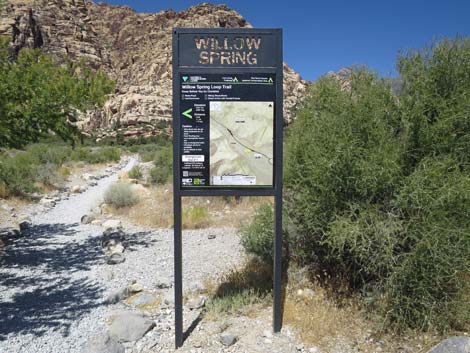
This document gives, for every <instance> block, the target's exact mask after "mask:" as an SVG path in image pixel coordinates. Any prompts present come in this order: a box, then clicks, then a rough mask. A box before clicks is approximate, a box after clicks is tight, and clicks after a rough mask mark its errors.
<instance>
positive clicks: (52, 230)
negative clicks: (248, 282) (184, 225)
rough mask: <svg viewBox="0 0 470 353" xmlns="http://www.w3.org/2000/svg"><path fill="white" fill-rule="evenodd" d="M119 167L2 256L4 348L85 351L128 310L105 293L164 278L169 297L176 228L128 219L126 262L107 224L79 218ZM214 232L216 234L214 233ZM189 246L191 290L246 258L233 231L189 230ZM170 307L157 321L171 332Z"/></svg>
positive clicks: (39, 219)
mask: <svg viewBox="0 0 470 353" xmlns="http://www.w3.org/2000/svg"><path fill="white" fill-rule="evenodd" d="M135 163H136V159H135V158H130V159H128V160H127V163H126V164H125V165H123V166H122V169H123V170H129V169H130V168H131V167H132V166H133V165H134V164H135ZM117 172H118V171H117V170H115V171H114V172H113V173H112V174H111V175H108V176H107V177H105V178H103V179H101V180H99V181H98V182H97V185H95V186H93V187H89V188H88V189H87V190H86V191H85V192H83V193H81V194H73V195H71V196H70V197H69V198H66V199H64V200H62V201H60V202H58V203H57V204H56V205H55V207H53V208H51V209H48V210H47V211H46V212H43V213H40V214H37V215H35V216H34V217H32V224H33V225H32V227H31V228H30V229H29V231H28V233H27V235H26V236H24V237H21V238H18V239H16V240H15V241H13V242H11V243H9V244H8V245H7V247H6V251H5V255H4V256H3V257H2V258H0V352H2V353H3V352H5V353H6V352H8V353H10V352H11V353H13V352H18V353H19V352H21V353H55V352H57V353H65V352H80V353H82V352H84V351H83V346H84V345H85V344H86V343H87V342H88V341H89V340H90V339H91V338H92V337H93V336H95V335H96V334H97V333H100V332H105V331H106V328H107V327H106V320H107V319H108V318H109V316H110V315H112V313H113V312H114V311H115V310H118V309H122V308H123V305H124V304H122V303H118V304H113V305H107V304H106V303H105V300H106V298H107V297H108V296H109V294H110V293H111V292H113V291H115V290H116V289H120V288H123V286H127V285H128V284H129V283H130V282H132V281H134V280H136V281H137V282H138V283H140V284H141V285H142V286H143V287H144V289H145V290H154V289H155V288H158V287H160V288H162V283H163V284H164V286H163V288H168V287H170V288H169V289H166V290H167V291H168V293H167V296H168V297H169V298H171V286H172V282H173V241H172V236H173V232H172V230H171V229H170V230H148V229H143V228H138V227H134V226H131V225H125V227H124V230H125V232H126V233H127V234H128V247H127V248H126V252H125V256H126V261H125V262H124V263H121V264H118V265H108V264H106V259H105V256H104V254H103V251H102V248H101V235H102V233H103V228H102V227H100V226H97V225H85V224H81V223H80V218H81V217H82V216H83V215H84V214H86V213H87V212H89V210H90V209H92V208H94V207H96V206H98V205H99V203H100V201H101V199H102V195H103V192H104V190H105V189H106V188H107V187H108V186H109V185H110V184H111V183H113V182H115V181H116V180H117ZM209 233H210V234H214V235H215V239H208V237H207V235H208V234H209ZM211 238H212V237H211ZM183 246H184V250H183V252H184V263H183V269H184V275H183V276H184V285H185V289H197V288H199V287H201V285H202V282H203V279H204V278H205V277H206V276H211V277H213V278H215V277H216V276H217V274H219V273H221V272H223V271H226V270H227V269H228V268H230V267H232V266H234V265H236V264H237V263H239V262H240V259H242V258H243V256H242V255H241V250H240V246H239V239H238V236H237V235H236V233H235V230H233V229H209V230H208V229H206V230H198V231H185V232H183ZM170 309H171V308H170ZM170 309H168V312H167V316H166V319H165V320H164V322H163V323H160V324H161V325H160V326H159V327H160V328H162V329H166V330H167V331H171V330H172V325H173V322H172V320H173V319H172V314H171V311H172V309H171V310H170ZM166 337H167V338H168V339H170V338H171V337H172V334H171V332H168V334H167V335H166ZM126 351H133V349H130V350H129V349H128V350H126Z"/></svg>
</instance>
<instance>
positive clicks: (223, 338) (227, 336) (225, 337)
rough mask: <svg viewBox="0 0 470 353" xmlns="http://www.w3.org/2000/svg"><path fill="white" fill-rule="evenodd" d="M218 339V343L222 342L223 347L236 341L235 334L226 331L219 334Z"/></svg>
mask: <svg viewBox="0 0 470 353" xmlns="http://www.w3.org/2000/svg"><path fill="white" fill-rule="evenodd" d="M219 340H220V343H222V344H223V345H224V346H225V347H230V346H232V345H234V344H235V342H237V336H235V335H233V334H231V333H228V332H224V333H222V334H221V335H220V338H219Z"/></svg>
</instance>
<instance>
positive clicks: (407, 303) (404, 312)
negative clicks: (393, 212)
mask: <svg viewBox="0 0 470 353" xmlns="http://www.w3.org/2000/svg"><path fill="white" fill-rule="evenodd" d="M395 203H396V206H397V207H399V208H400V209H401V210H402V212H403V213H404V215H405V216H406V219H407V231H406V242H404V243H403V249H405V250H406V251H402V252H401V253H400V254H399V257H397V266H395V271H394V272H393V273H392V274H391V276H390V278H388V279H387V283H386V284H387V300H388V302H387V303H386V304H387V306H386V311H387V315H388V318H389V319H390V320H391V321H392V322H394V323H398V324H399V325H400V326H403V325H407V326H417V327H419V328H428V327H430V326H435V327H438V328H446V327H447V326H450V325H451V326H453V327H454V328H461V329H462V328H463V327H464V325H465V323H468V322H469V319H470V316H469V314H468V313H470V303H469V301H468V298H467V299H465V295H467V296H468V295H469V293H470V291H469V288H468V284H466V283H465V280H464V279H465V278H466V277H467V276H468V275H469V274H470V237H469V236H468V235H469V234H470V221H469V215H470V211H469V208H468V205H469V204H470V173H469V172H468V167H466V168H461V166H460V164H459V162H458V159H457V158H455V157H449V156H442V157H434V158H431V157H426V158H424V159H423V160H422V161H421V162H420V163H419V164H418V166H417V168H416V169H415V170H414V172H413V173H412V174H411V175H410V176H409V177H408V178H407V179H406V181H405V183H404V185H403V186H402V188H401V189H400V190H399V193H398V195H397V198H396V201H395ZM465 313H466V314H465ZM462 314H463V315H462Z"/></svg>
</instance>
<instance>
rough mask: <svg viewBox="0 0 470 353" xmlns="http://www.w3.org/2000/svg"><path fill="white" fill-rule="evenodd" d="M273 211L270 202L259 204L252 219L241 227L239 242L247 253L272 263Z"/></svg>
mask: <svg viewBox="0 0 470 353" xmlns="http://www.w3.org/2000/svg"><path fill="white" fill-rule="evenodd" d="M273 240H274V211H273V206H272V205H270V204H263V205H261V206H260V207H259V208H258V209H257V210H256V213H255V215H254V218H253V221H252V222H251V223H249V224H248V225H246V226H245V227H243V228H242V229H241V244H242V246H243V248H244V249H245V251H246V252H247V253H248V254H251V255H254V256H256V257H257V258H259V259H260V260H261V261H263V262H265V263H267V264H272V263H273V246H274V243H273Z"/></svg>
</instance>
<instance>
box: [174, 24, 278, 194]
mask: <svg viewBox="0 0 470 353" xmlns="http://www.w3.org/2000/svg"><path fill="white" fill-rule="evenodd" d="M173 44H174V46H173V50H174V57H173V60H174V62H173V68H174V74H173V90H174V97H173V104H174V112H173V116H174V125H173V126H174V137H175V139H174V140H175V142H174V143H175V149H174V153H175V159H174V161H175V170H174V172H175V179H174V182H175V183H176V184H175V187H176V186H177V188H178V190H181V191H183V190H198V189H200V190H210V189H213V190H216V189H218V190H221V189H225V190H235V189H251V190H254V189H259V190H261V189H263V190H266V189H269V190H273V189H274V188H275V185H276V179H277V178H278V177H279V176H278V175H277V174H276V163H277V162H279V161H280V155H281V153H282V150H281V148H282V146H281V147H276V146H277V144H278V143H279V140H280V138H282V133H279V132H280V131H282V48H281V46H282V42H281V31H280V30H256V29H176V30H175V33H174V43H173ZM279 125H280V126H279ZM280 135H281V136H280ZM279 178H280V177H279Z"/></svg>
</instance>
